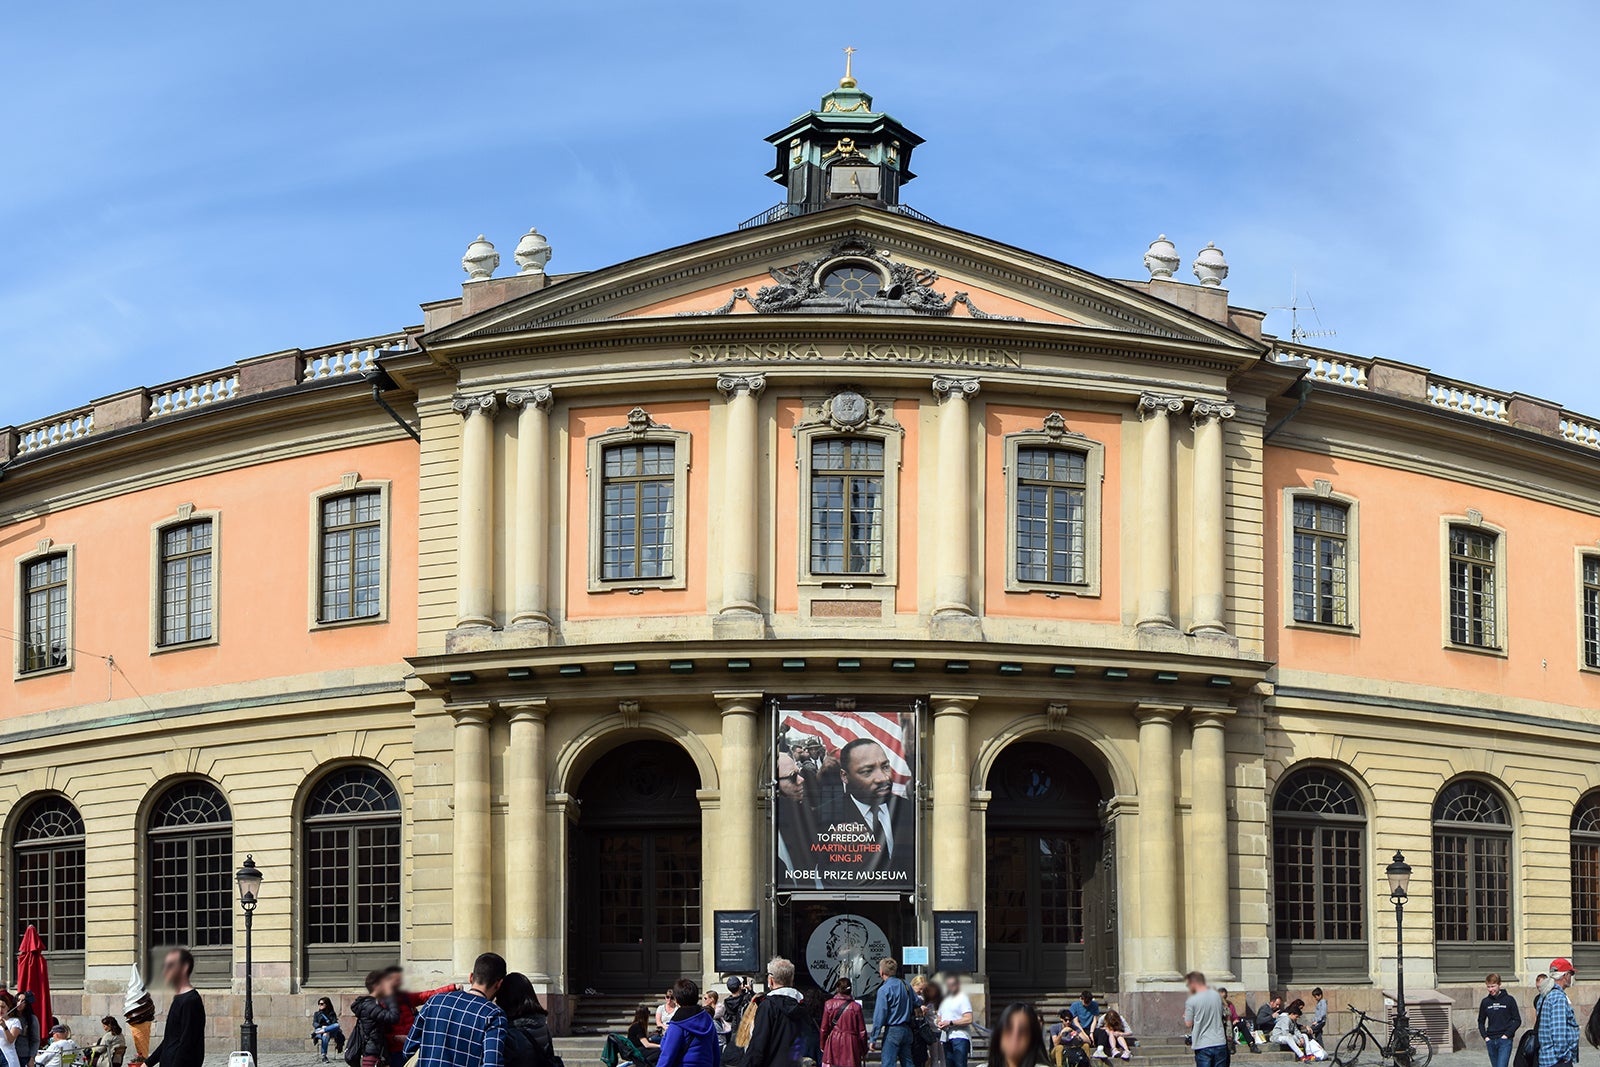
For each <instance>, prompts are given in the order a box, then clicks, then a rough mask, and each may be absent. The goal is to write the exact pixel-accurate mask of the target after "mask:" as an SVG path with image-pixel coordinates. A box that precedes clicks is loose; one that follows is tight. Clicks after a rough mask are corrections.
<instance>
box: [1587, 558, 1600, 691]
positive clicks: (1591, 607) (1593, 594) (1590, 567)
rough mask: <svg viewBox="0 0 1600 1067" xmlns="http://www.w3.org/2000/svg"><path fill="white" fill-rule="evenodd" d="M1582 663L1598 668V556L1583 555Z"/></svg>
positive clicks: (1599, 630)
mask: <svg viewBox="0 0 1600 1067" xmlns="http://www.w3.org/2000/svg"><path fill="white" fill-rule="evenodd" d="M1583 663H1584V666H1586V667H1595V668H1600V556H1584V557H1583Z"/></svg>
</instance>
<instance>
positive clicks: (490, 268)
mask: <svg viewBox="0 0 1600 1067" xmlns="http://www.w3.org/2000/svg"><path fill="white" fill-rule="evenodd" d="M499 266H500V253H499V252H496V251H495V250H494V245H492V244H490V243H489V241H488V240H487V239H486V238H485V237H484V236H483V234H481V233H480V234H478V239H477V240H476V241H473V242H472V243H471V244H470V245H468V246H467V254H466V255H464V256H462V257H461V269H462V270H464V271H466V272H467V277H468V278H470V279H471V280H472V281H475V282H481V281H483V279H485V278H492V277H494V272H495V269H496V268H498V267H499Z"/></svg>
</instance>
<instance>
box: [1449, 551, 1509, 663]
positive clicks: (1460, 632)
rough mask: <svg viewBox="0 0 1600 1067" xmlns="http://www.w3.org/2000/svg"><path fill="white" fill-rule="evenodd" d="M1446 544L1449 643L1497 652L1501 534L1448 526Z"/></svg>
mask: <svg viewBox="0 0 1600 1067" xmlns="http://www.w3.org/2000/svg"><path fill="white" fill-rule="evenodd" d="M1448 545H1449V552H1450V556H1449V568H1450V569H1449V582H1450V602H1449V608H1450V612H1449V624H1450V641H1451V642H1452V643H1453V644H1457V645H1464V646H1467V647H1471V648H1488V649H1498V648H1500V647H1501V634H1500V615H1499V612H1500V589H1499V581H1500V574H1499V568H1500V535H1499V534H1498V533H1496V532H1495V531H1493V530H1489V529H1485V528H1483V527H1479V526H1471V525H1466V524H1461V523H1451V524H1450V528H1449V535H1448Z"/></svg>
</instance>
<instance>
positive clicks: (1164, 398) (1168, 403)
mask: <svg viewBox="0 0 1600 1067" xmlns="http://www.w3.org/2000/svg"><path fill="white" fill-rule="evenodd" d="M1183 403H1184V401H1183V397H1181V396H1171V395H1169V394H1166V393H1140V394H1139V417H1140V418H1141V419H1143V418H1146V417H1148V416H1152V415H1168V414H1171V415H1177V414H1180V413H1181V412H1182V411H1183Z"/></svg>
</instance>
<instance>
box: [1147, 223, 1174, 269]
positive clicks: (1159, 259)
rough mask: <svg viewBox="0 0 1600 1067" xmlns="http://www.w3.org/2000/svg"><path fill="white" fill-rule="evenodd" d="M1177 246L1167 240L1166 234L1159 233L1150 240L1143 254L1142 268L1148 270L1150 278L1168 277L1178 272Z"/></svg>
mask: <svg viewBox="0 0 1600 1067" xmlns="http://www.w3.org/2000/svg"><path fill="white" fill-rule="evenodd" d="M1179 262H1180V260H1179V259H1178V246H1177V245H1175V244H1173V243H1172V242H1171V241H1169V240H1167V235H1166V234H1164V233H1163V234H1160V235H1158V236H1157V237H1156V239H1155V240H1154V241H1151V242H1150V248H1149V250H1148V251H1146V252H1145V254H1144V269H1145V270H1147V271H1149V272H1150V277H1152V278H1170V277H1172V276H1173V275H1174V274H1176V273H1177V272H1178V264H1179Z"/></svg>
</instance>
